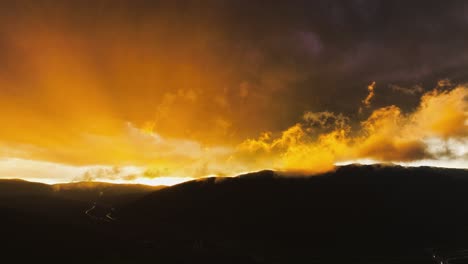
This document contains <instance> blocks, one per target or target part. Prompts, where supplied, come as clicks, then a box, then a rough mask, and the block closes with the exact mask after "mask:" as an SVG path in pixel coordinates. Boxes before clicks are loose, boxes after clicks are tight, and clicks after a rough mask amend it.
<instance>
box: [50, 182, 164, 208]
mask: <svg viewBox="0 0 468 264" xmlns="http://www.w3.org/2000/svg"><path fill="white" fill-rule="evenodd" d="M162 188H164V186H148V185H142V184H112V183H106V182H74V183H63V184H54V185H53V186H52V189H53V191H54V194H55V195H58V196H60V197H64V198H67V199H72V200H77V201H97V202H99V203H102V204H108V205H112V206H119V205H122V204H125V203H127V202H130V201H134V200H136V199H138V198H141V197H143V196H144V195H146V194H148V193H150V192H152V191H156V190H159V189H162Z"/></svg>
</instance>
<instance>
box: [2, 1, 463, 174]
mask: <svg viewBox="0 0 468 264" xmlns="http://www.w3.org/2000/svg"><path fill="white" fill-rule="evenodd" d="M467 10H468V3H467V2H466V1H449V2H447V3H444V4H443V5H441V4H440V3H439V2H438V1H424V2H420V1H411V2H407V1H379V0H371V1H366V0H365V1H362V0H359V1H354V0H352V1H334V0H327V1H321V0H319V1H310V2H307V1H281V2H279V1H275V2H271V3H269V4H268V5H265V3H263V2H261V1H243V0H240V1H202V2H200V1H190V0H188V1H177V0H175V1H144V0H132V1H126V0H123V1H117V2H115V1H100V0H96V1H92V3H90V2H88V1H56V0H45V1H29V0H18V1H6V2H5V1H4V2H2V3H0V57H1V58H2V60H0V106H1V111H0V123H1V124H2V129H0V157H1V158H2V160H1V161H2V162H0V166H1V168H0V177H21V178H29V179H36V178H39V179H42V180H43V181H47V182H51V181H54V180H55V181H68V180H73V179H75V180H80V179H81V180H83V179H89V180H98V179H104V180H108V181H138V180H145V181H149V180H151V181H153V180H156V179H159V178H162V177H188V178H194V177H203V176H207V175H224V176H230V175H234V174H237V173H240V172H245V171H251V170H258V169H265V168H275V169H282V170H294V171H298V172H318V171H325V170H329V169H332V168H333V166H334V164H335V163H337V162H347V161H349V162H351V161H354V160H362V159H373V160H375V161H398V162H412V163H414V164H416V162H419V163H417V164H426V165H431V164H438V165H441V166H444V164H449V165H450V166H457V167H467V165H466V164H467V162H466V160H467V157H466V145H467V143H466V142H467V140H466V138H467V135H466V133H467V132H466V131H467V129H466V124H467V122H466V86H464V85H460V84H464V83H467V82H468V74H467V72H466V69H467V67H468V51H467V49H466V47H467V45H468V39H467V38H465V37H464V36H463V34H460V32H464V31H466V30H467V29H468V20H467V19H466V14H468V11H467ZM359 109H361V110H359ZM265 131H266V132H265ZM259 135H260V136H259ZM27 164H29V165H27ZM51 164H52V165H51ZM53 164H56V165H57V166H56V167H54V166H53ZM51 168H54V169H51ZM114 168H119V170H118V173H116V172H115V171H114ZM135 168H137V169H135ZM127 170H130V172H128V171H127Z"/></svg>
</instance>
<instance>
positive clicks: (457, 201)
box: [120, 165, 468, 259]
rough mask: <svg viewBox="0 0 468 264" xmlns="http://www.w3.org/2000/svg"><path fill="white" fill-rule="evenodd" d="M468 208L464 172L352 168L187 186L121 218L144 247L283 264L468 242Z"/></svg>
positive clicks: (151, 198) (149, 199)
mask: <svg viewBox="0 0 468 264" xmlns="http://www.w3.org/2000/svg"><path fill="white" fill-rule="evenodd" d="M467 205H468V171H467V170H455V169H440V168H430V167H419V168H404V167H401V166H391V165H372V166H361V165H349V166H343V167H338V168H337V170H336V171H334V172H330V173H326V174H322V175H316V176H311V177H291V176H290V177H284V176H281V175H280V174H279V173H275V172H273V171H262V172H258V173H250V174H246V175H241V176H239V177H235V178H223V179H217V178H207V179H202V180H197V181H192V182H186V183H182V184H179V185H176V186H173V187H170V188H166V189H163V190H160V191H157V192H154V193H151V194H149V195H147V196H145V197H144V198H142V199H140V200H138V201H136V202H134V203H132V204H131V205H129V206H127V207H125V208H123V209H121V211H120V217H121V218H122V219H123V220H124V221H128V223H129V224H130V225H135V226H138V227H141V228H142V229H144V230H145V234H146V235H145V236H143V238H142V239H145V240H151V238H152V237H171V238H174V237H177V238H178V239H181V240H184V239H187V240H196V239H199V240H203V241H211V242H212V243H214V244H215V245H216V246H215V247H229V246H231V247H234V248H242V247H244V246H245V247H258V250H260V248H268V250H267V252H270V253H268V254H273V255H275V254H276V253H278V256H277V257H278V259H281V257H282V256H283V257H284V256H289V255H294V256H299V255H298V253H297V252H295V253H293V252H294V251H295V250H299V249H303V250H299V251H300V252H302V253H304V254H305V252H314V251H316V252H328V251H329V250H331V251H339V252H347V253H346V254H355V253H356V252H360V250H365V251H369V252H381V253H382V254H393V253H395V252H399V254H403V253H404V252H406V251H412V252H420V253H421V252H424V249H428V248H440V247H461V246H464V245H468V243H467V242H468V206H467ZM290 250H292V252H289V253H286V254H285V252H288V251H290ZM281 252H282V253H281ZM351 252H352V253H351ZM402 252H403V253H402ZM302 253H301V254H302ZM317 254H318V253H317ZM405 254H406V253H405ZM421 254H422V253H421ZM301 256H302V257H305V256H303V255H301ZM286 258H287V257H286Z"/></svg>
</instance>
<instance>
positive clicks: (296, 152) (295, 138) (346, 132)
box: [239, 86, 468, 173]
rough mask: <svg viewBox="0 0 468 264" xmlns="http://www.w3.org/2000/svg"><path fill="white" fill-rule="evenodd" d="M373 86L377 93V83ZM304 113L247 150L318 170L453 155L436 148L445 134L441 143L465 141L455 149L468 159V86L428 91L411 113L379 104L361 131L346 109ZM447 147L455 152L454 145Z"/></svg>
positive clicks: (289, 166) (247, 144) (282, 164)
mask: <svg viewBox="0 0 468 264" xmlns="http://www.w3.org/2000/svg"><path fill="white" fill-rule="evenodd" d="M369 90H370V91H372V93H373V89H371V88H369ZM303 119H304V121H303V122H302V123H297V124H295V125H293V126H292V127H290V128H288V129H287V130H285V131H284V132H282V133H281V135H279V136H278V137H276V138H274V137H272V133H271V132H266V133H263V134H262V135H261V136H260V137H259V138H258V139H248V140H246V141H244V142H243V143H242V144H240V146H239V149H240V151H241V153H242V154H241V156H245V153H244V152H247V153H250V154H252V155H253V158H256V159H259V162H260V163H264V164H265V165H266V164H268V163H269V162H273V164H275V166H276V168H279V169H284V170H289V171H291V170H292V171H298V172H304V173H314V172H323V171H327V170H330V169H331V168H333V166H334V164H335V163H339V162H342V161H346V160H360V159H372V160H375V161H381V162H408V161H417V160H424V159H438V158H440V157H441V156H443V155H447V153H445V154H443V153H441V152H440V151H437V150H435V149H433V145H434V141H435V140H439V142H438V144H437V145H440V143H441V142H450V141H452V143H450V144H453V142H454V141H455V142H458V144H461V146H462V147H461V148H459V151H458V153H457V154H455V155H453V154H452V153H451V154H450V155H452V158H455V159H462V160H464V161H465V162H468V160H466V155H467V153H468V145H467V139H468V123H467V122H468V121H467V120H468V88H467V87H466V86H458V87H456V88H455V89H453V90H451V91H439V90H433V91H431V92H428V93H426V94H424V95H423V96H422V98H421V102H420V105H419V107H418V108H417V109H416V110H415V111H413V112H411V113H403V112H402V110H401V109H400V108H398V107H397V106H394V105H392V106H388V107H383V108H379V109H376V110H375V111H373V112H372V113H371V115H370V116H369V117H368V118H367V119H365V120H364V121H362V122H361V124H360V126H359V128H358V129H357V130H356V131H353V130H352V129H351V126H350V125H349V124H348V122H347V120H349V119H348V118H345V117H343V115H342V114H339V115H335V114H333V113H329V112H320V113H311V112H306V113H305V114H304V118H303ZM310 124H312V126H309V125H310ZM317 125H318V128H316V126H317ZM324 130H329V131H324ZM317 131H320V133H317ZM430 142H432V144H431V143H430ZM446 151H449V152H452V151H451V150H449V149H448V148H447V149H446ZM454 156H455V157H454ZM249 158H251V157H249ZM270 164H271V163H270Z"/></svg>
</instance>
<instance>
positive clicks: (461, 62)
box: [2, 0, 468, 126]
mask: <svg viewBox="0 0 468 264" xmlns="http://www.w3.org/2000/svg"><path fill="white" fill-rule="evenodd" d="M2 5H3V7H4V8H3V9H2V10H3V11H2V13H3V15H5V16H6V17H7V18H4V19H8V17H9V18H11V17H12V16H17V15H24V16H28V15H29V14H35V15H36V14H41V13H42V14H45V15H47V16H50V17H52V18H54V17H56V18H57V21H56V22H57V23H69V24H70V26H69V28H70V29H71V30H77V31H85V32H87V33H90V32H93V27H100V26H102V25H103V24H107V23H118V24H120V23H121V22H123V23H124V24H126V25H127V27H130V28H131V29H133V30H135V31H138V30H144V29H145V24H148V23H149V24H151V21H152V20H157V21H158V23H166V26H167V29H166V30H167V32H166V33H165V35H166V36H167V37H168V38H169V39H176V40H180V41H181V42H182V41H188V42H190V41H191V40H192V39H193V38H194V36H196V35H197V34H198V33H200V34H201V33H203V34H204V35H209V41H210V42H211V44H210V49H211V51H212V52H213V54H214V60H215V61H216V63H217V64H219V65H220V66H222V67H223V68H225V69H226V72H235V73H236V74H234V75H235V76H231V77H232V78H231V79H230V80H228V82H229V83H227V84H226V86H227V87H229V88H230V89H231V90H236V91H237V89H238V86H240V85H241V84H242V83H246V82H247V83H250V84H251V85H250V86H251V91H250V95H253V96H254V98H255V96H257V97H264V96H265V94H269V95H268V96H270V92H271V91H270V90H274V91H273V95H271V96H279V95H281V96H282V98H283V99H286V100H287V101H288V102H284V101H283V100H282V102H277V103H278V104H280V105H278V106H277V108H278V109H276V111H278V112H280V111H282V110H285V108H286V107H287V108H289V109H290V108H291V107H292V108H293V110H292V111H286V112H288V114H286V115H287V116H285V117H284V119H285V120H287V119H289V118H290V117H292V116H300V113H302V112H303V111H304V110H313V111H320V110H322V111H323V110H333V111H337V112H345V113H348V114H350V113H351V112H353V111H355V105H356V104H357V103H358V102H359V101H360V100H361V98H362V97H363V95H365V94H366V86H367V85H368V84H369V83H370V82H372V81H376V82H377V83H378V84H379V85H382V86H381V87H388V84H392V85H399V86H414V85H416V84H423V85H422V86H423V87H425V88H426V86H429V87H428V89H430V88H433V86H434V83H435V81H436V80H438V79H440V78H450V79H453V80H455V81H457V82H463V81H466V79H467V77H468V76H467V75H466V74H465V73H464V71H463V69H464V68H465V66H467V64H468V52H467V51H466V49H465V47H466V46H467V44H468V38H467V36H466V35H465V34H463V32H465V31H466V29H467V28H468V18H467V16H468V7H467V6H468V4H467V3H466V2H465V1H445V2H443V3H442V2H440V1H410V2H408V1H365V0H364V1H363V0H359V1H357V0H356V1H284V2H279V1H273V2H272V1H202V2H198V1H41V3H37V2H36V1H18V2H16V1H15V2H14V3H9V4H8V3H4V4H2ZM63 17H65V21H63ZM48 23H54V21H53V20H52V22H50V21H49V22H48ZM149 29H151V27H149V28H146V29H145V30H149ZM117 34H119V33H118V32H117ZM4 50H5V49H4ZM6 50H8V49H6ZM3 56H8V54H3ZM380 92H381V93H382V95H383V96H381V97H380V98H376V101H377V102H376V106H378V105H386V104H389V103H394V101H395V100H398V96H399V95H397V94H395V93H392V91H391V89H387V88H386V89H381V91H380ZM339 97H341V98H346V100H345V101H343V100H338V99H339ZM256 99H258V98H256ZM379 100H380V102H379ZM268 103H271V102H270V101H268ZM411 103H413V105H412V106H414V104H415V103H417V102H416V101H414V102H411V101H410V102H408V104H411ZM403 107H406V106H405V105H403ZM285 122H286V121H285ZM288 122H289V121H288ZM279 123H281V124H278V125H280V126H284V125H285V123H283V122H279Z"/></svg>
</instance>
